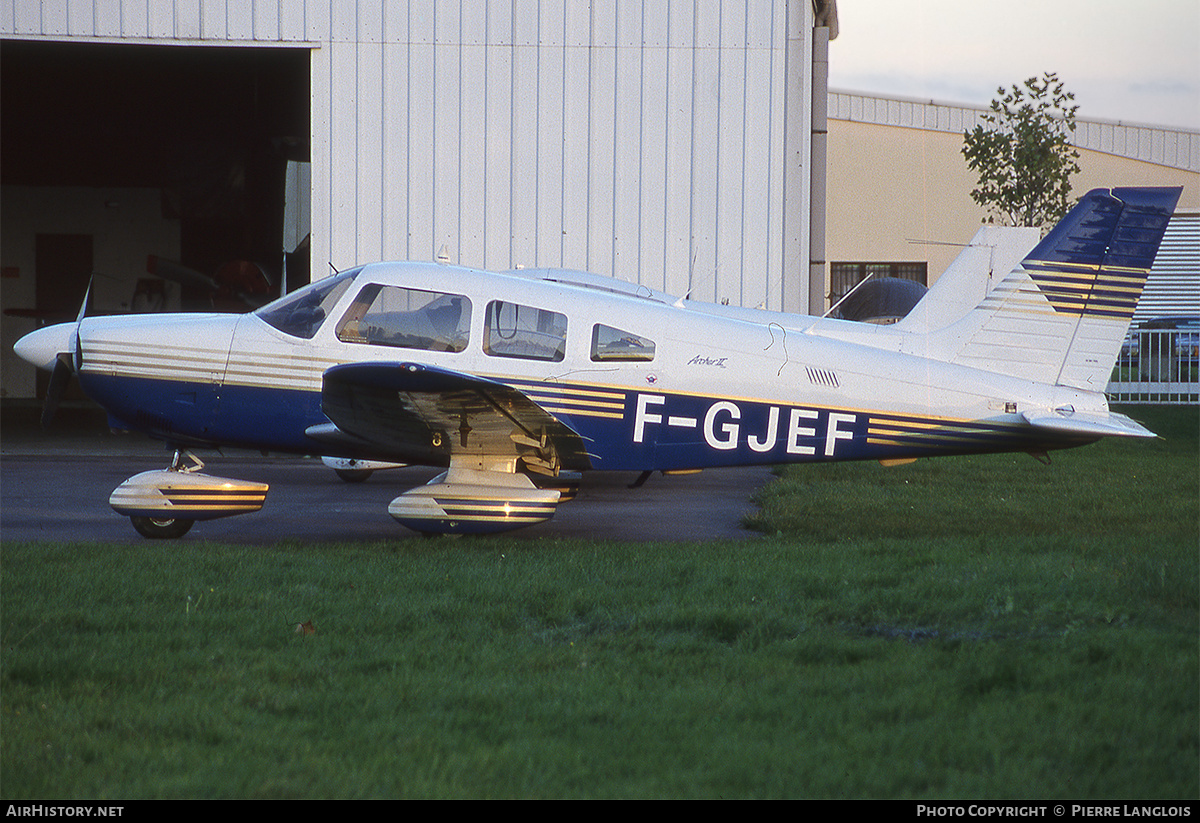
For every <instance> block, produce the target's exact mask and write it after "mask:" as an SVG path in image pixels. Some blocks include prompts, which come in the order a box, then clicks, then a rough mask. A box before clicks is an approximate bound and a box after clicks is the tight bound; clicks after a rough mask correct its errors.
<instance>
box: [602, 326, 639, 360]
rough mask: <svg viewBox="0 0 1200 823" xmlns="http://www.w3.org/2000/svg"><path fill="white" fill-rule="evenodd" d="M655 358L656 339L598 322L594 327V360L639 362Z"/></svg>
mask: <svg viewBox="0 0 1200 823" xmlns="http://www.w3.org/2000/svg"><path fill="white" fill-rule="evenodd" d="M653 359H654V341H653V340H651V339H650V338H648V337H642V336H641V335H640V334H634V333H633V332H628V331H622V330H621V329H616V328H613V327H612V326H605V325H603V324H601V323H597V324H596V325H595V326H594V327H593V328H592V360H593V361H595V362H597V363H606V362H638V361H647V360H653Z"/></svg>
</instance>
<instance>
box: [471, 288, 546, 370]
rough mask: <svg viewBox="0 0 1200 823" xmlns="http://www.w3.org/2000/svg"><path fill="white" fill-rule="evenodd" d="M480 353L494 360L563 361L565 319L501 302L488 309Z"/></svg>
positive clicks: (492, 303)
mask: <svg viewBox="0 0 1200 823" xmlns="http://www.w3.org/2000/svg"><path fill="white" fill-rule="evenodd" d="M483 350H484V351H485V352H487V353H488V354H490V355H492V356H493V357H519V358H521V359H523V360H551V361H559V360H562V359H563V358H564V357H565V356H566V354H567V317H566V315H564V314H559V313H558V312H556V311H549V310H547V309H535V308H531V307H530V306H522V305H520V304H518V303H509V302H507V301H504V300H493V301H492V302H491V303H489V304H488V307H487V326H486V328H485V329H484V337H483Z"/></svg>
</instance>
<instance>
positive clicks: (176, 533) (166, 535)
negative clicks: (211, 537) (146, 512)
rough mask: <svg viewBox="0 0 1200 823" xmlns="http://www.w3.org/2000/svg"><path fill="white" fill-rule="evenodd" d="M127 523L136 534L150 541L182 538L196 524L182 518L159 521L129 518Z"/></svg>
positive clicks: (158, 519) (148, 518)
mask: <svg viewBox="0 0 1200 823" xmlns="http://www.w3.org/2000/svg"><path fill="white" fill-rule="evenodd" d="M129 521H130V522H131V523H133V527H134V528H135V529H137V531H138V534H140V535H141V536H142V537H149V538H150V539H151V540H174V539H175V538H177V537H183V536H184V535H185V534H187V533H188V530H189V529H191V528H192V526H193V525H194V524H195V522H196V521H195V520H187V519H185V518H182V517H167V518H162V519H160V518H157V517H136V516H134V517H130V518H129Z"/></svg>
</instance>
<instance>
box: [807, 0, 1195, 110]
mask: <svg viewBox="0 0 1200 823" xmlns="http://www.w3.org/2000/svg"><path fill="white" fill-rule="evenodd" d="M837 11H838V36H837V38H836V39H835V40H833V41H832V42H831V43H830V44H829V87H830V88H831V89H836V90H842V91H858V92H867V93H871V94H878V95H891V96H899V97H911V98H916V99H921V100H937V101H939V102H946V103H963V104H968V105H978V106H984V107H986V106H987V105H988V104H989V103H990V102H991V101H992V100H993V99H995V98H996V97H997V96H998V95H997V89H998V87H1000V86H1003V87H1005V88H1006V89H1007V88H1008V87H1010V86H1012V85H1019V84H1021V83H1023V82H1024V81H1025V79H1026V78H1028V77H1032V76H1034V75H1037V76H1041V75H1042V74H1044V73H1045V72H1048V71H1049V72H1056V73H1057V74H1058V76H1059V79H1060V80H1062V81H1063V82H1064V83H1065V86H1066V89H1067V91H1071V92H1074V94H1075V102H1076V103H1078V104H1079V110H1078V111H1077V112H1076V117H1079V118H1082V119H1096V120H1115V121H1123V122H1127V123H1138V124H1143V125H1163V126H1170V127H1174V128H1185V129H1191V130H1197V131H1200V0H1137V2H1131V1H1130V0H990V2H989V1H988V0H838V4H837Z"/></svg>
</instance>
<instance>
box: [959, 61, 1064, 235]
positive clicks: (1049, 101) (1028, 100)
mask: <svg viewBox="0 0 1200 823" xmlns="http://www.w3.org/2000/svg"><path fill="white" fill-rule="evenodd" d="M996 93H997V94H999V95H1000V99H999V100H993V101H992V106H991V113H990V114H986V115H984V117H983V119H984V120H985V121H986V122H987V123H988V124H989V126H988V127H987V128H985V127H984V126H982V125H977V126H976V127H975V128H974V129H973V130H971V131H969V132H966V133H965V134H964V135H963V138H964V143H965V144H964V146H963V150H962V153H963V156H964V157H966V159H967V166H968V168H970V169H971V170H972V171H975V172H977V173H978V174H979V181H978V183H977V188H976V189H975V190H973V191H972V192H971V198H972V199H973V200H974V201H975V202H976V203H978V204H979V205H981V206H983V207H984V208H986V209H987V210H988V212H989V213H990V214H991V215H992V216H993V217H994V218H998V219H999V221H1000V222H1001V223H1004V224H1006V225H1010V226H1039V227H1041V226H1045V225H1047V224H1052V223H1054V222H1056V221H1058V219H1059V218H1061V217H1062V216H1063V215H1064V214H1066V213H1067V209H1068V207H1069V206H1070V202H1069V197H1070V194H1071V175H1072V174H1075V173H1077V172H1078V171H1079V166H1078V164H1077V163H1076V162H1075V160H1076V159H1077V158H1078V157H1079V152H1078V151H1076V150H1075V148H1074V147H1073V146H1072V145H1071V143H1070V137H1071V135H1072V134H1074V132H1075V111H1076V109H1078V108H1079V106H1078V105H1076V104H1074V103H1073V102H1072V101H1073V100H1074V99H1075V95H1074V94H1072V93H1070V92H1068V91H1065V90H1064V87H1063V83H1062V82H1061V81H1060V80H1059V79H1058V75H1056V74H1053V73H1051V72H1047V73H1046V74H1044V75H1042V77H1041V78H1037V77H1030V78H1029V79H1028V80H1026V81H1025V83H1024V85H1023V86H1016V85H1014V86H1013V87H1012V88H1011V89H1010V90H1009V91H1007V92H1006V91H1005V90H1004V88H1003V87H1001V88H999V89H997V90H996ZM989 219H991V218H989Z"/></svg>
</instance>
